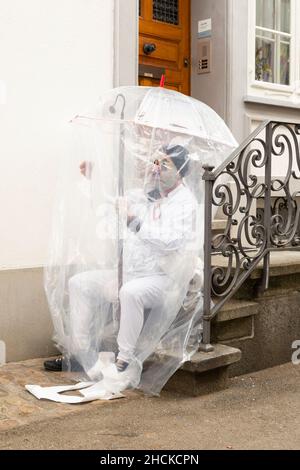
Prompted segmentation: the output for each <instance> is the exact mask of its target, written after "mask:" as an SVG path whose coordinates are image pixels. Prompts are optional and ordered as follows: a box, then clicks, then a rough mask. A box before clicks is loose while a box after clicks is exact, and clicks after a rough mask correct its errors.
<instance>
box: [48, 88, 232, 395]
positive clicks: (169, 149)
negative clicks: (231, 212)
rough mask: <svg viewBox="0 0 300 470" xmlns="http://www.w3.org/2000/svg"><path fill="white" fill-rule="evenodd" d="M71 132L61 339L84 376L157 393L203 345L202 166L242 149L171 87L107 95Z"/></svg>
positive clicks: (63, 200)
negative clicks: (237, 148)
mask: <svg viewBox="0 0 300 470" xmlns="http://www.w3.org/2000/svg"><path fill="white" fill-rule="evenodd" d="M71 127H72V132H73V143H74V145H73V149H72V151H71V152H70V156H69V158H66V159H65V161H64V162H63V171H62V181H61V184H60V189H59V191H58V195H57V196H58V197H57V206H56V209H55V215H54V223H53V237H52V241H51V250H50V251H51V253H50V259H49V264H48V266H47V268H46V269H45V289H46V294H47V299H48V302H49V306H50V310H51V314H52V318H53V325H54V332H55V333H54V341H55V343H56V345H57V347H58V348H59V349H60V351H61V352H62V353H63V355H64V369H65V370H68V371H70V372H72V373H74V377H76V379H78V380H80V381H82V380H83V381H85V380H86V381H92V382H97V383H101V384H103V388H104V389H105V390H108V391H111V392H119V391H121V390H124V389H127V388H138V389H140V390H143V391H144V392H145V393H147V394H155V395H157V394H159V392H160V391H161V389H162V387H163V386H164V384H165V383H166V382H167V380H168V379H169V378H170V377H171V376H172V375H173V374H174V372H175V371H176V370H177V369H178V368H179V367H180V365H181V364H182V363H183V362H185V361H187V360H189V359H190V358H191V357H192V355H193V354H194V353H195V352H196V351H197V349H198V346H199V341H201V327H202V304H203V299H202V284H203V272H202V271H203V233H204V232H203V229H204V226H203V225H204V222H203V221H204V186H203V182H202V174H203V168H202V166H203V165H204V164H205V163H209V164H211V165H214V166H218V165H219V164H220V163H221V162H222V161H224V159H226V157H227V156H228V155H229V154H230V153H231V152H232V150H233V149H234V148H235V147H236V146H237V143H236V141H235V139H234V137H233V136H232V134H231V132H230V131H229V129H228V128H227V126H226V125H225V123H224V121H223V120H222V119H221V118H220V117H219V116H218V115H217V114H216V113H215V112H214V111H213V110H212V109H210V108H209V107H208V106H206V105H205V104H203V103H201V102H199V101H197V100H195V99H192V98H190V97H187V96H185V95H182V94H180V93H178V92H175V91H171V90H167V89H164V88H148V87H121V88H117V89H113V90H110V91H109V92H107V93H106V94H104V95H103V96H102V98H101V100H100V101H99V102H98V104H97V105H96V106H95V107H94V109H92V110H90V111H89V112H86V113H83V114H82V115H78V116H76V117H75V118H74V119H73V120H72V121H71ZM82 162H85V163H84V164H83V165H82V166H81V169H82V171H81V172H80V170H79V165H80V163H82ZM116 361H117V362H116ZM120 365H121V367H119V366H120Z"/></svg>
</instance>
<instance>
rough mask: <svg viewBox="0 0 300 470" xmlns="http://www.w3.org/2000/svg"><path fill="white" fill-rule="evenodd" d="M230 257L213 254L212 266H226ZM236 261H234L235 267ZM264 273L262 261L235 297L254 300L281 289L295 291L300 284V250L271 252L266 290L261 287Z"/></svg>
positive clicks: (283, 291) (282, 290)
mask: <svg viewBox="0 0 300 470" xmlns="http://www.w3.org/2000/svg"><path fill="white" fill-rule="evenodd" d="M227 264H228V258H226V257H224V256H221V255H213V256H212V266H219V267H226V266H227ZM234 267H235V262H233V268H234ZM262 274H263V261H261V262H260V263H259V264H258V265H257V266H256V268H255V269H254V270H253V272H252V273H251V274H250V275H249V277H248V278H247V279H246V280H245V282H244V284H243V285H242V286H241V287H240V289H239V290H238V291H237V292H236V294H235V295H234V299H242V300H247V299H248V300H253V299H256V298H261V297H268V296H273V295H274V293H276V295H278V294H279V292H280V291H281V292H282V294H284V293H285V294H286V293H287V292H288V291H289V292H293V291H295V290H298V289H299V286H300V251H298V250H297V251H296V250H290V251H288V250H278V251H273V252H271V253H270V279H269V288H268V290H266V291H262V290H261V289H260V280H261V278H262Z"/></svg>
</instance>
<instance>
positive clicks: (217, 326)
mask: <svg viewBox="0 0 300 470" xmlns="http://www.w3.org/2000/svg"><path fill="white" fill-rule="evenodd" d="M258 313H259V303H258V302H254V301H247V300H238V299H230V300H229V301H228V302H227V303H226V304H225V305H224V306H223V307H222V309H221V310H220V312H218V314H217V315H216V317H215V318H214V320H213V322H212V341H213V342H223V341H232V340H245V339H249V338H252V337H253V334H254V316H255V315H257V314H258Z"/></svg>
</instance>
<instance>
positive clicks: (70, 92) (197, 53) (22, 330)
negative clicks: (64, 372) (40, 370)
mask: <svg viewBox="0 0 300 470" xmlns="http://www.w3.org/2000/svg"><path fill="white" fill-rule="evenodd" d="M0 6H1V8H0V11H1V13H0V57H1V65H0V131H1V139H0V159H1V168H2V173H1V177H0V178H1V184H0V194H1V202H2V204H1V207H2V212H1V215H2V217H1V220H2V227H1V230H0V247H1V249H0V341H3V342H4V343H5V345H6V352H7V360H9V361H11V360H20V359H26V358H31V357H38V356H45V355H48V354H50V353H52V352H54V349H53V346H52V343H51V331H52V326H51V321H50V317H49V312H48V308H47V304H46V301H45V296H44V291H43V277H42V271H43V266H44V265H45V263H46V260H47V250H48V249H47V243H48V238H49V231H50V227H51V214H52V207H53V194H54V187H55V185H56V180H57V176H58V171H57V169H58V166H59V162H60V160H61V159H62V158H63V155H64V154H65V152H67V149H68V139H67V137H66V136H67V133H66V125H67V122H68V120H69V119H70V118H71V117H72V116H73V115H74V114H76V113H77V112H78V111H79V110H81V109H84V108H86V107H87V106H88V105H89V104H90V103H94V102H95V101H96V99H97V97H98V96H99V95H100V94H101V92H103V91H105V90H106V89H108V88H111V87H113V86H119V85H135V84H137V83H140V84H141V85H153V86H156V85H158V84H159V78H160V75H161V73H163V72H164V73H166V78H167V80H166V86H167V87H170V88H173V89H177V90H179V91H183V92H185V93H188V94H190V95H191V96H193V97H195V98H197V99H199V100H201V101H203V102H205V103H206V104H208V105H209V106H211V107H212V108H213V109H214V110H215V111H216V112H217V113H218V114H219V115H220V116H221V117H222V118H223V119H224V120H225V121H226V123H227V124H228V126H229V127H230V128H231V130H232V132H233V134H234V135H235V137H236V139H237V140H238V142H242V141H243V140H244V139H245V138H246V137H247V136H248V135H249V134H250V133H251V131H252V130H253V129H254V128H256V127H257V126H258V125H259V124H260V123H261V122H262V121H263V120H265V119H269V118H273V119H278V120H281V119H282V120H290V121H291V122H300V2H299V0H140V1H138V0H51V1H50V0H43V2H41V1H40V0H26V2H25V1H22V0H0ZM279 170H280V169H278V171H279ZM1 344H3V343H1Z"/></svg>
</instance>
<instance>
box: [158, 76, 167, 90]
mask: <svg viewBox="0 0 300 470" xmlns="http://www.w3.org/2000/svg"><path fill="white" fill-rule="evenodd" d="M165 81H166V76H165V75H162V76H161V79H160V84H159V86H161V87H164V86H165Z"/></svg>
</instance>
